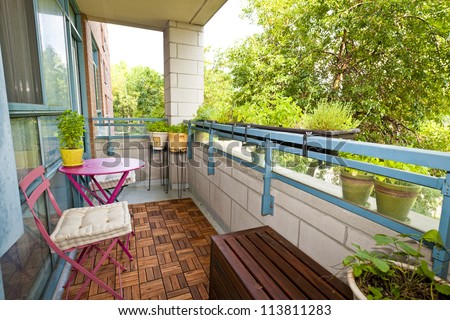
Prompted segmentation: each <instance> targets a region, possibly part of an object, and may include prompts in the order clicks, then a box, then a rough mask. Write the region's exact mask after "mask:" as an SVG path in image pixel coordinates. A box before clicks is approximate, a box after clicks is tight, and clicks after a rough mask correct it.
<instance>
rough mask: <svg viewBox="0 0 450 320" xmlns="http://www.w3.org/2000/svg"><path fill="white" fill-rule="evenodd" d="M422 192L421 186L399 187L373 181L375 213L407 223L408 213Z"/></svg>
mask: <svg viewBox="0 0 450 320" xmlns="http://www.w3.org/2000/svg"><path fill="white" fill-rule="evenodd" d="M421 190H422V187H421V186H417V185H407V186H401V185H396V184H391V183H386V182H382V181H378V180H375V196H376V200H377V211H378V212H379V213H381V214H384V215H386V216H389V217H392V218H395V219H397V220H400V221H407V220H408V214H409V211H411V208H412V206H413V205H414V203H415V202H416V199H417V196H418V195H419V193H420V191H421Z"/></svg>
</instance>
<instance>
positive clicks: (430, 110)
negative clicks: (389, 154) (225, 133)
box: [226, 0, 450, 146]
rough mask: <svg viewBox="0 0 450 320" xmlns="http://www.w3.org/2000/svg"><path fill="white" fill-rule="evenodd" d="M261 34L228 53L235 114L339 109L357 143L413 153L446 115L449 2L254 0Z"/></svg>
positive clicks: (449, 109) (449, 105)
mask: <svg viewBox="0 0 450 320" xmlns="http://www.w3.org/2000/svg"><path fill="white" fill-rule="evenodd" d="M245 13H246V14H247V16H248V17H250V18H251V19H253V21H255V22H256V23H257V24H258V25H259V26H260V27H261V29H262V32H261V33H259V34H256V35H253V36H252V37H249V38H248V39H246V40H245V41H243V42H241V43H240V44H239V45H238V46H235V47H233V48H231V49H230V50H229V51H228V52H227V53H226V58H227V59H228V66H229V68H230V74H231V76H232V84H233V91H232V94H233V100H234V101H235V103H236V105H246V104H250V105H253V106H259V105H260V104H261V102H264V101H266V100H272V99H273V98H274V97H275V96H276V95H280V96H283V97H291V98H292V99H293V101H295V102H297V104H298V105H299V106H300V107H301V108H302V109H304V107H305V105H306V104H307V103H308V101H311V102H314V101H319V100H320V99H322V98H323V97H327V99H328V100H333V101H342V102H346V103H348V104H350V105H351V107H352V109H353V110H354V112H355V117H356V119H359V120H361V121H362V122H361V125H360V126H359V128H360V129H361V131H362V133H361V135H360V136H359V137H358V138H359V139H362V140H366V141H371V142H380V143H389V144H397V145H405V146H410V145H411V144H412V143H413V142H414V141H415V140H416V131H417V129H418V128H419V126H420V124H421V123H422V122H423V121H424V120H426V119H429V120H432V119H439V118H441V116H442V115H446V114H447V115H448V114H450V84H449V81H448V79H449V74H450V42H449V41H448V35H449V34H450V24H449V23H448V21H450V11H449V10H448V1H445V0H435V1H408V0H399V1H391V0H378V1H364V2H362V1H359V2H355V1H353V0H343V1H316V0H302V1H299V0H277V1H273V0H249V1H248V6H247V8H246V11H245Z"/></svg>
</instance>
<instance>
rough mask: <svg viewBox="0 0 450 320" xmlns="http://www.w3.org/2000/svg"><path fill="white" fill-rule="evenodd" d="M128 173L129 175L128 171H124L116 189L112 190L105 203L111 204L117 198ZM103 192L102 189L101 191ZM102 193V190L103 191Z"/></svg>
mask: <svg viewBox="0 0 450 320" xmlns="http://www.w3.org/2000/svg"><path fill="white" fill-rule="evenodd" d="M128 173H129V171H125V172H124V173H123V174H122V177H121V178H120V180H119V182H118V183H117V185H116V187H115V188H114V191H113V193H112V194H111V196H110V197H109V199H108V201H107V202H106V203H108V204H109V203H113V202H114V201H115V200H116V198H117V196H118V195H119V193H120V190H121V189H122V186H123V184H124V183H125V180H126V179H127V177H128ZM102 190H103V189H102ZM103 191H104V190H103Z"/></svg>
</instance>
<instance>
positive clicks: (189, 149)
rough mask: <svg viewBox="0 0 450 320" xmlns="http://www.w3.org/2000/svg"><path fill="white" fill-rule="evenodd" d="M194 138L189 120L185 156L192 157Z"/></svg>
mask: <svg viewBox="0 0 450 320" xmlns="http://www.w3.org/2000/svg"><path fill="white" fill-rule="evenodd" d="M193 140H194V133H193V131H192V125H191V121H189V122H188V149H187V158H188V159H192V141H193Z"/></svg>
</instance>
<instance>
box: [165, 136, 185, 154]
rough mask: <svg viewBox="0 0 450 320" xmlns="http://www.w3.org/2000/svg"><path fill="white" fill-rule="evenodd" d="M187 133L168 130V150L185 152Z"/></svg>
mask: <svg viewBox="0 0 450 320" xmlns="http://www.w3.org/2000/svg"><path fill="white" fill-rule="evenodd" d="M187 142H188V135H187V133H174V132H169V150H170V152H186V150H187Z"/></svg>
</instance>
